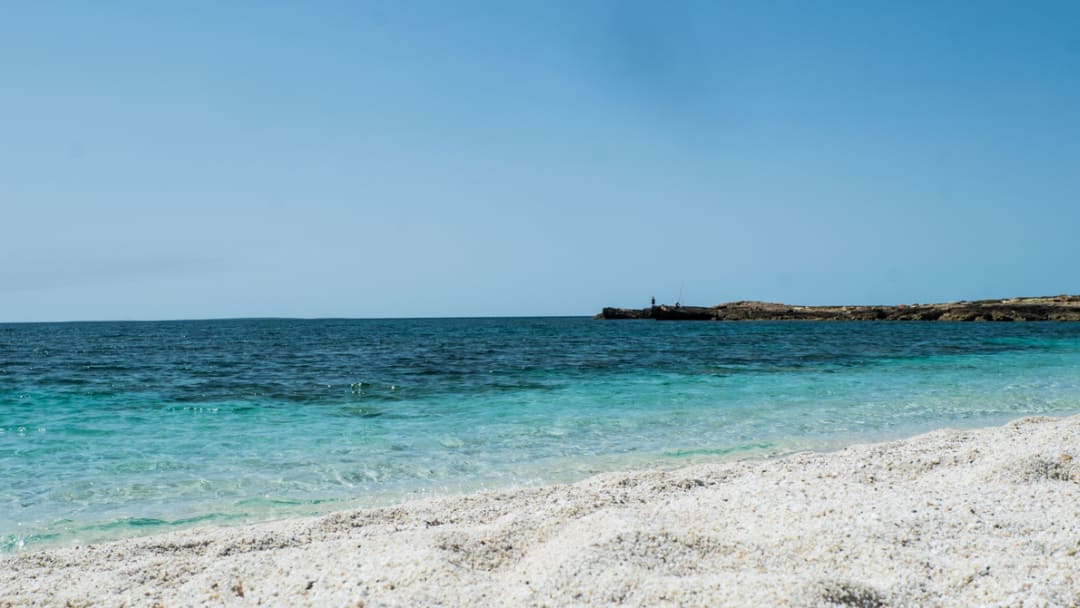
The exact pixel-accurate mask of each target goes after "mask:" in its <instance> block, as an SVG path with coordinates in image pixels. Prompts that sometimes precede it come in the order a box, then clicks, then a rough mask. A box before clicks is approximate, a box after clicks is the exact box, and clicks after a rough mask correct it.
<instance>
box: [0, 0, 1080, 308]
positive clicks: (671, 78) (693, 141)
mask: <svg viewBox="0 0 1080 608" xmlns="http://www.w3.org/2000/svg"><path fill="white" fill-rule="evenodd" d="M1078 230H1080V3H1076V2H1071V1H1068V2H1037V1H1036V2H994V1H975V0H972V1H969V2H953V1H947V0H946V1H935V2H929V1H927V2H922V1H918V0H912V1H897V0H877V1H862V0H860V1H856V2H840V1H824V2H784V1H771V0H766V1H753V2H736V1H724V2H715V1H712V0H709V1H705V2H693V1H673V2H636V1H633V0H623V1H610V2H602V1H592V0H574V1H565V2H563V1H558V0H545V1H540V0H533V1H523V2H505V1H496V2H467V1H464V0H454V1H453V2H445V1H437V2H398V1H394V2H362V1H355V2H354V1H345V2H330V1H325V2H275V1H270V0H260V1H251V2H246V1H243V0H232V1H229V2H218V1H210V0H207V1H201V0H192V1H190V2H144V1H141V0H139V1H132V2H118V1H111V0H102V1H100V2H82V1H78V2H75V1H72V2H65V1H62V0H58V1H55V2H11V3H6V4H4V5H2V6H0V322H2V321H58V320H98V319H192V318H223V317H417V316H420V317H444V316H519V315H521V316H526V315H588V314H593V313H596V312H598V311H599V310H600V308H601V307H603V306H623V307H640V306H647V305H648V302H649V298H650V297H653V296H655V297H656V298H657V300H658V301H659V302H668V303H673V302H675V301H676V300H680V299H681V301H682V302H683V303H684V304H694V305H711V304H717V303H720V302H725V301H731V300H743V299H759V300H770V301H782V302H787V303H791V304H898V303H915V302H934V301H951V300H960V299H977V298H990V297H1008V296H1017V295H1050V294H1059V293H1078V292H1080V266H1078V264H1077V259H1078V255H1077V254H1078V253H1080V238H1078V235H1077V232H1078Z"/></svg>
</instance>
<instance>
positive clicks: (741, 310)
mask: <svg viewBox="0 0 1080 608" xmlns="http://www.w3.org/2000/svg"><path fill="white" fill-rule="evenodd" d="M594 318H596V319H656V320H660V321H1080V296H1075V295H1074V296H1070V295H1060V296H1043V297H1034V298H1007V299H1004V300H977V301H973V302H968V301H961V302H946V303H943V304H899V305H896V306H792V305H790V304H780V303H777V302H754V301H745V300H744V301H738V302H728V303H726V304H718V305H716V306H680V305H678V304H676V305H675V306H669V305H666V304H661V305H658V306H651V307H648V308H604V310H603V311H602V312H601V313H600V314H598V315H596V316H595V317H594Z"/></svg>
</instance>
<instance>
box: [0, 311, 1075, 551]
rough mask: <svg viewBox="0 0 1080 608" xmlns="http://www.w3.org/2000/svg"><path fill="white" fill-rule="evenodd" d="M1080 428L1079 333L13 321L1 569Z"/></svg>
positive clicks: (1066, 328) (0, 333)
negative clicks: (394, 506) (147, 539)
mask: <svg viewBox="0 0 1080 608" xmlns="http://www.w3.org/2000/svg"><path fill="white" fill-rule="evenodd" d="M1076 411H1080V324H1076V323H1038V324H1009V323H1002V324H960V323H957V324H952V323H800V322H771V323H770V322H764V323H663V322H653V321H618V322H600V321H592V320H588V319H581V318H560V319H425V320H320V321H301V320H235V321H193V322H160V323H68V324H8V325H2V324H0V488H2V489H3V490H2V491H0V551H12V550H20V549H29V548H34V547H44V546H49V545H55V544H72V543H80V542H92V541H97V540H104V539H112V538H120V537H124V536H130V535H136V534H146V533H152V532H158V531H163V530H168V529H174V528H177V527H184V526H192V525H197V524H200V523H233V522H244V521H254V520H261V519H269V518H276V517H283V516H292V515H299V514H309V513H320V512H326V511H330V510H334V509H340V508H346V507H353V506H374V505H382V504H388V503H392V502H396V501H400V500H403V499H406V498H413V497H418V496H428V495H439V494H447V493H460V492H467V491H473V490H477V489H491V488H505V487H511V486H521V485H530V484H539V483H546V482H552V481H568V480H576V479H580V478H583V477H585V476H587V475H589V474H592V473H596V472H600V471H605V470H615V469H625V468H635V467H646V466H665V467H673V466H680V465H683V464H688V463H691V462H699V461H716V460H724V459H732V458H745V457H761V456H770V455H776V454H783V453H788V452H791V451H796V450H802V449H833V448H837V447H840V446H843V445H847V444H850V443H853V442H862V441H871V440H878V439H886V438H895V437H902V436H906V435H911V434H914V433H917V432H921V431H925V430H929V429H933V428H939V427H943V426H976V425H984V424H996V423H1000V422H1002V421H1004V420H1007V419H1010V418H1014V417H1017V416H1020V415H1027V414H1068V413H1074V412H1076Z"/></svg>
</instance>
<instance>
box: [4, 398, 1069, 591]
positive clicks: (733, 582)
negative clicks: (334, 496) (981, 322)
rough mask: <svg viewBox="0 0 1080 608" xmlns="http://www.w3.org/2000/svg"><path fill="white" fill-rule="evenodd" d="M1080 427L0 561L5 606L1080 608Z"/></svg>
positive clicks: (621, 479) (1032, 424) (957, 434)
mask: <svg viewBox="0 0 1080 608" xmlns="http://www.w3.org/2000/svg"><path fill="white" fill-rule="evenodd" d="M1078 482H1080V416H1073V417H1071V418H1064V419H1051V418H1026V419H1022V420H1019V421H1016V422H1013V423H1011V424H1008V425H1006V426H1004V427H1000V428H992V429H984V430H977V431H949V430H946V431H938V432H934V433H930V434H928V435H923V436H920V437H916V438H913V439H910V440H905V441H899V442H892V443H885V444H877V445H866V446H855V447H851V448H848V449H845V450H842V451H840V452H836V453H829V454H816V453H814V454H811V453H806V454H798V455H794V456H791V457H787V458H783V459H778V460H771V461H756V462H740V463H733V464H720V465H700V466H694V467H690V468H686V469H682V470H679V471H677V472H674V473H666V472H656V471H653V472H638V473H620V474H606V475H601V476H597V477H594V478H591V479H588V480H585V481H583V482H580V483H577V484H573V485H559V486H550V487H545V488H540V489H525V490H517V491H509V492H501V493H486V494H477V495H472V496H466V497H457V498H447V499H439V500H427V501H421V502H414V503H408V504H405V505H401V506H399V507H393V508H385V509H375V510H362V511H353V512H342V513H335V514H332V515H329V516H326V517H321V518H308V519H299V520H291V521H282V522H271V523H265V524H258V525H251V526H246V527H237V528H203V529H197V530H191V531H186V532H177V533H170V534H165V535H159V536H153V537H148V538H140V539H133V540H126V541H120V542H115V543H104V544H98V545H92V546H83V547H74V548H65V549H55V550H49V551H42V552H36V553H21V554H15V555H8V556H4V557H2V558H0V606H4V607H7V606H99V605H100V606H149V605H155V604H158V605H162V606H202V605H228V606H248V605H250V606H255V605H262V606H295V605H311V606H367V607H371V606H533V605H536V606H591V605H641V606H658V605H670V606H750V605H759V606H763V605H768V606H830V605H836V606H858V607H874V606H981V605H1010V606H1012V605H1025V606H1026V605H1032V606H1076V605H1078V604H1080V554H1078V552H1080V485H1078Z"/></svg>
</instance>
